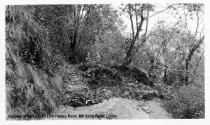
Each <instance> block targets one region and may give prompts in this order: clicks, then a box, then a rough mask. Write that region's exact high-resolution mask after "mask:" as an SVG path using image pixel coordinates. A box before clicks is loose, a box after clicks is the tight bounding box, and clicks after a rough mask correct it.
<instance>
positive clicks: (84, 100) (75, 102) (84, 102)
mask: <svg viewBox="0 0 210 125" xmlns="http://www.w3.org/2000/svg"><path fill="white" fill-rule="evenodd" d="M97 103H99V102H98V101H96V100H94V99H93V98H90V97H88V96H85V95H83V94H78V93H71V94H70V95H69V96H68V97H66V98H64V99H63V101H62V104H63V105H64V106H72V107H74V108H77V107H81V106H89V105H94V104H97Z"/></svg>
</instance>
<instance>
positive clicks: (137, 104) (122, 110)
mask: <svg viewBox="0 0 210 125" xmlns="http://www.w3.org/2000/svg"><path fill="white" fill-rule="evenodd" d="M96 114H97V115H96ZM81 115H84V117H79V116H81ZM49 117H51V118H47V119H89V120H90V119H116V118H117V119H170V118H172V117H171V116H170V114H168V113H167V112H166V111H165V109H163V108H162V107H161V103H160V102H159V101H158V100H153V101H146V102H145V101H142V100H140V101H136V100H132V99H125V98H112V99H109V100H105V101H103V102H102V103H100V104H96V105H92V106H84V107H78V108H76V109H74V108H73V107H70V106H61V107H59V108H58V109H56V110H55V111H54V112H53V113H52V116H49Z"/></svg>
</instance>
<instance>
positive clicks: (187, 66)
mask: <svg viewBox="0 0 210 125" xmlns="http://www.w3.org/2000/svg"><path fill="white" fill-rule="evenodd" d="M203 40H204V36H203V37H202V38H201V39H200V40H199V42H198V43H197V44H196V45H194V47H193V48H192V49H191V50H190V53H189V55H188V57H187V59H186V61H185V62H186V65H185V83H186V85H188V83H189V74H188V72H189V71H188V70H189V65H190V61H191V59H192V56H193V54H194V52H195V51H196V50H197V49H198V48H199V47H200V44H201V43H202V42H203Z"/></svg>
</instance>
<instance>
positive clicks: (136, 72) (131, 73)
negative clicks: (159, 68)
mask: <svg viewBox="0 0 210 125" xmlns="http://www.w3.org/2000/svg"><path fill="white" fill-rule="evenodd" d="M112 67H113V68H115V69H116V70H118V71H119V72H120V73H123V75H125V76H127V77H132V78H134V79H136V80H137V81H138V82H141V83H143V84H145V85H151V86H152V85H153V84H152V83H151V82H150V81H149V77H148V75H147V73H146V72H145V71H143V70H140V69H138V68H136V67H127V66H112Z"/></svg>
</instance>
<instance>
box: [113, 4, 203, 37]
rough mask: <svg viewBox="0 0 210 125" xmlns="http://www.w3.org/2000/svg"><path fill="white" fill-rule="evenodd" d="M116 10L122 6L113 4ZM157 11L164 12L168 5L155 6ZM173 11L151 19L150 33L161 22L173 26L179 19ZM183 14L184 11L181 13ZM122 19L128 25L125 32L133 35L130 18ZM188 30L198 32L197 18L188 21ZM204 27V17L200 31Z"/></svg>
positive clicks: (123, 16) (122, 17)
mask: <svg viewBox="0 0 210 125" xmlns="http://www.w3.org/2000/svg"><path fill="white" fill-rule="evenodd" d="M112 6H113V7H114V8H115V9H118V7H119V6H120V4H113V5H112ZM155 6H156V7H155V11H156V12H158V11H161V10H164V9H165V8H166V7H167V4H155ZM171 12H172V10H168V11H164V12H161V13H159V14H157V15H155V16H153V17H151V18H150V20H149V27H148V31H150V30H151V29H152V28H153V27H154V26H155V25H156V24H157V23H158V22H159V21H163V20H164V21H165V24H166V25H168V26H169V25H173V24H174V23H175V22H176V21H177V20H178V18H175V17H174V16H173V15H172V14H171ZM180 12H182V11H180ZM154 13H155V12H151V13H150V15H152V14H154ZM121 19H122V20H123V21H124V25H126V30H125V32H127V33H131V24H130V20H129V18H128V16H126V15H125V14H124V15H121ZM187 21H188V29H189V30H190V31H191V32H192V33H193V34H194V33H195V30H196V25H197V24H196V18H194V19H193V20H191V19H188V20H187ZM145 24H146V23H144V25H143V28H145V27H146V26H145ZM203 27H204V21H203V17H202V18H201V20H200V26H199V29H198V31H202V29H203Z"/></svg>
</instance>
